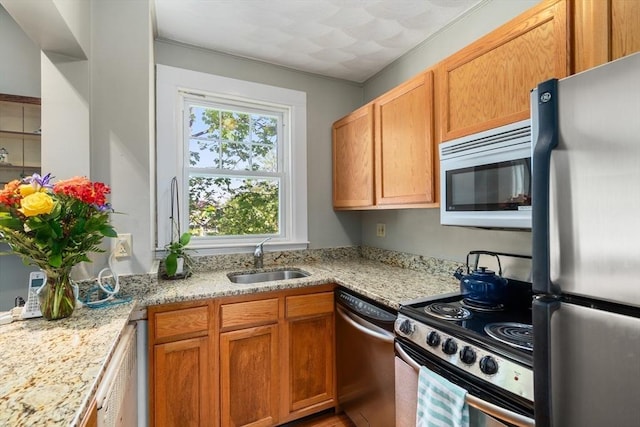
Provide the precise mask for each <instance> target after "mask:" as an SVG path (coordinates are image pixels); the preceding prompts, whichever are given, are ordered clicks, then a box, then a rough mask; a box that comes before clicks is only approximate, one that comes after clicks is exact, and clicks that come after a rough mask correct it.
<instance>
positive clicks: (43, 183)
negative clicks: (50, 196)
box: [22, 173, 53, 189]
mask: <svg viewBox="0 0 640 427" xmlns="http://www.w3.org/2000/svg"><path fill="white" fill-rule="evenodd" d="M51 178H53V177H52V176H51V173H48V174H46V175H45V176H40V175H39V174H37V173H34V174H33V175H31V176H29V177H26V178H25V179H23V180H22V182H24V183H25V184H31V185H33V186H34V187H36V189H37V188H53V184H51Z"/></svg>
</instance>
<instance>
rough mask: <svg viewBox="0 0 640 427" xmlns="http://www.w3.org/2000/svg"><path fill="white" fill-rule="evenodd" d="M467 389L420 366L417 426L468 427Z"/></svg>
mask: <svg viewBox="0 0 640 427" xmlns="http://www.w3.org/2000/svg"><path fill="white" fill-rule="evenodd" d="M466 395H467V391H466V390H465V389H463V388H462V387H459V386H457V385H455V384H453V383H451V382H449V381H448V380H446V379H444V378H442V377H441V376H440V375H437V374H435V373H434V372H431V371H430V370H429V369H427V368H425V367H424V366H421V367H420V375H419V376H418V405H417V411H416V427H468V426H469V405H467V403H466V401H465V396H466Z"/></svg>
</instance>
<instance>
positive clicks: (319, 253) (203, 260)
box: [193, 246, 462, 275]
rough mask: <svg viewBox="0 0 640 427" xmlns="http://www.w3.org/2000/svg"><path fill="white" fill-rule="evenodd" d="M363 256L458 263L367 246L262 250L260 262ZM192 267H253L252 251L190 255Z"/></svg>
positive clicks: (441, 265)
mask: <svg viewBox="0 0 640 427" xmlns="http://www.w3.org/2000/svg"><path fill="white" fill-rule="evenodd" d="M354 258H365V259H369V260H373V261H379V262H382V263H384V264H388V265H391V266H394V267H401V268H407V269H411V270H418V271H424V272H427V273H430V274H438V275H442V274H453V272H454V271H455V270H456V268H458V267H459V266H461V265H462V264H460V263H458V262H455V261H447V260H441V259H437V258H431V257H424V256H422V255H414V254H409V253H404V252H396V251H390V250H386V249H379V248H373V247H369V246H346V247H340V248H325V249H306V250H301V251H282V252H265V254H264V265H265V267H270V266H285V265H287V266H290V265H294V264H296V263H314V262H322V261H323V260H341V259H344V260H348V259H354ZM193 269H194V271H196V272H201V271H211V270H238V269H240V270H242V269H245V270H246V269H253V254H250V253H245V254H228V255H210V256H201V257H194V267H193Z"/></svg>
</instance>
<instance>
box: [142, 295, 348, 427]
mask: <svg viewBox="0 0 640 427" xmlns="http://www.w3.org/2000/svg"><path fill="white" fill-rule="evenodd" d="M333 288H334V285H322V286H316V287H313V290H310V289H304V288H301V289H294V290H287V291H278V292H266V293H261V294H251V295H244V296H234V297H225V298H219V299H215V300H206V301H200V302H190V303H178V304H170V305H163V306H155V307H149V309H148V314H149V337H150V340H149V341H150V344H149V357H150V362H149V365H150V369H151V372H150V396H151V402H150V409H151V421H152V424H151V425H155V426H214V427H218V426H221V427H227V426H228V427H231V426H233V427H239V426H251V427H262V426H265V427H266V426H275V425H279V424H283V423H286V422H289V421H293V420H295V419H298V418H301V417H304V416H307V415H310V414H313V413H315V412H319V411H322V410H324V409H328V408H331V407H334V406H335V405H336V401H335V355H334V352H335V350H334V347H335V346H334V314H333V310H334V308H333V307H334V302H333Z"/></svg>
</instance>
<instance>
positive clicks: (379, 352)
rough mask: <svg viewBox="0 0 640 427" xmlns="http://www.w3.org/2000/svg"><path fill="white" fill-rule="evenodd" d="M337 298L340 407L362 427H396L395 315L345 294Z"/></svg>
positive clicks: (384, 308)
mask: <svg viewBox="0 0 640 427" xmlns="http://www.w3.org/2000/svg"><path fill="white" fill-rule="evenodd" d="M335 295H336V309H337V312H338V316H337V317H336V355H337V373H338V404H339V407H340V409H342V410H343V411H344V412H345V413H346V414H347V416H348V417H349V418H350V419H351V420H352V421H353V422H354V423H355V424H356V426H357V427H390V426H393V425H394V424H395V380H394V375H395V373H394V357H395V355H394V348H393V338H394V335H393V324H394V322H395V319H396V313H395V312H394V311H393V310H391V309H389V308H386V307H384V306H382V305H380V304H378V303H376V302H374V301H372V300H370V299H368V298H365V297H363V296H361V295H358V294H355V293H353V292H348V291H346V290H344V289H338V290H337V291H336V294H335Z"/></svg>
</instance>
